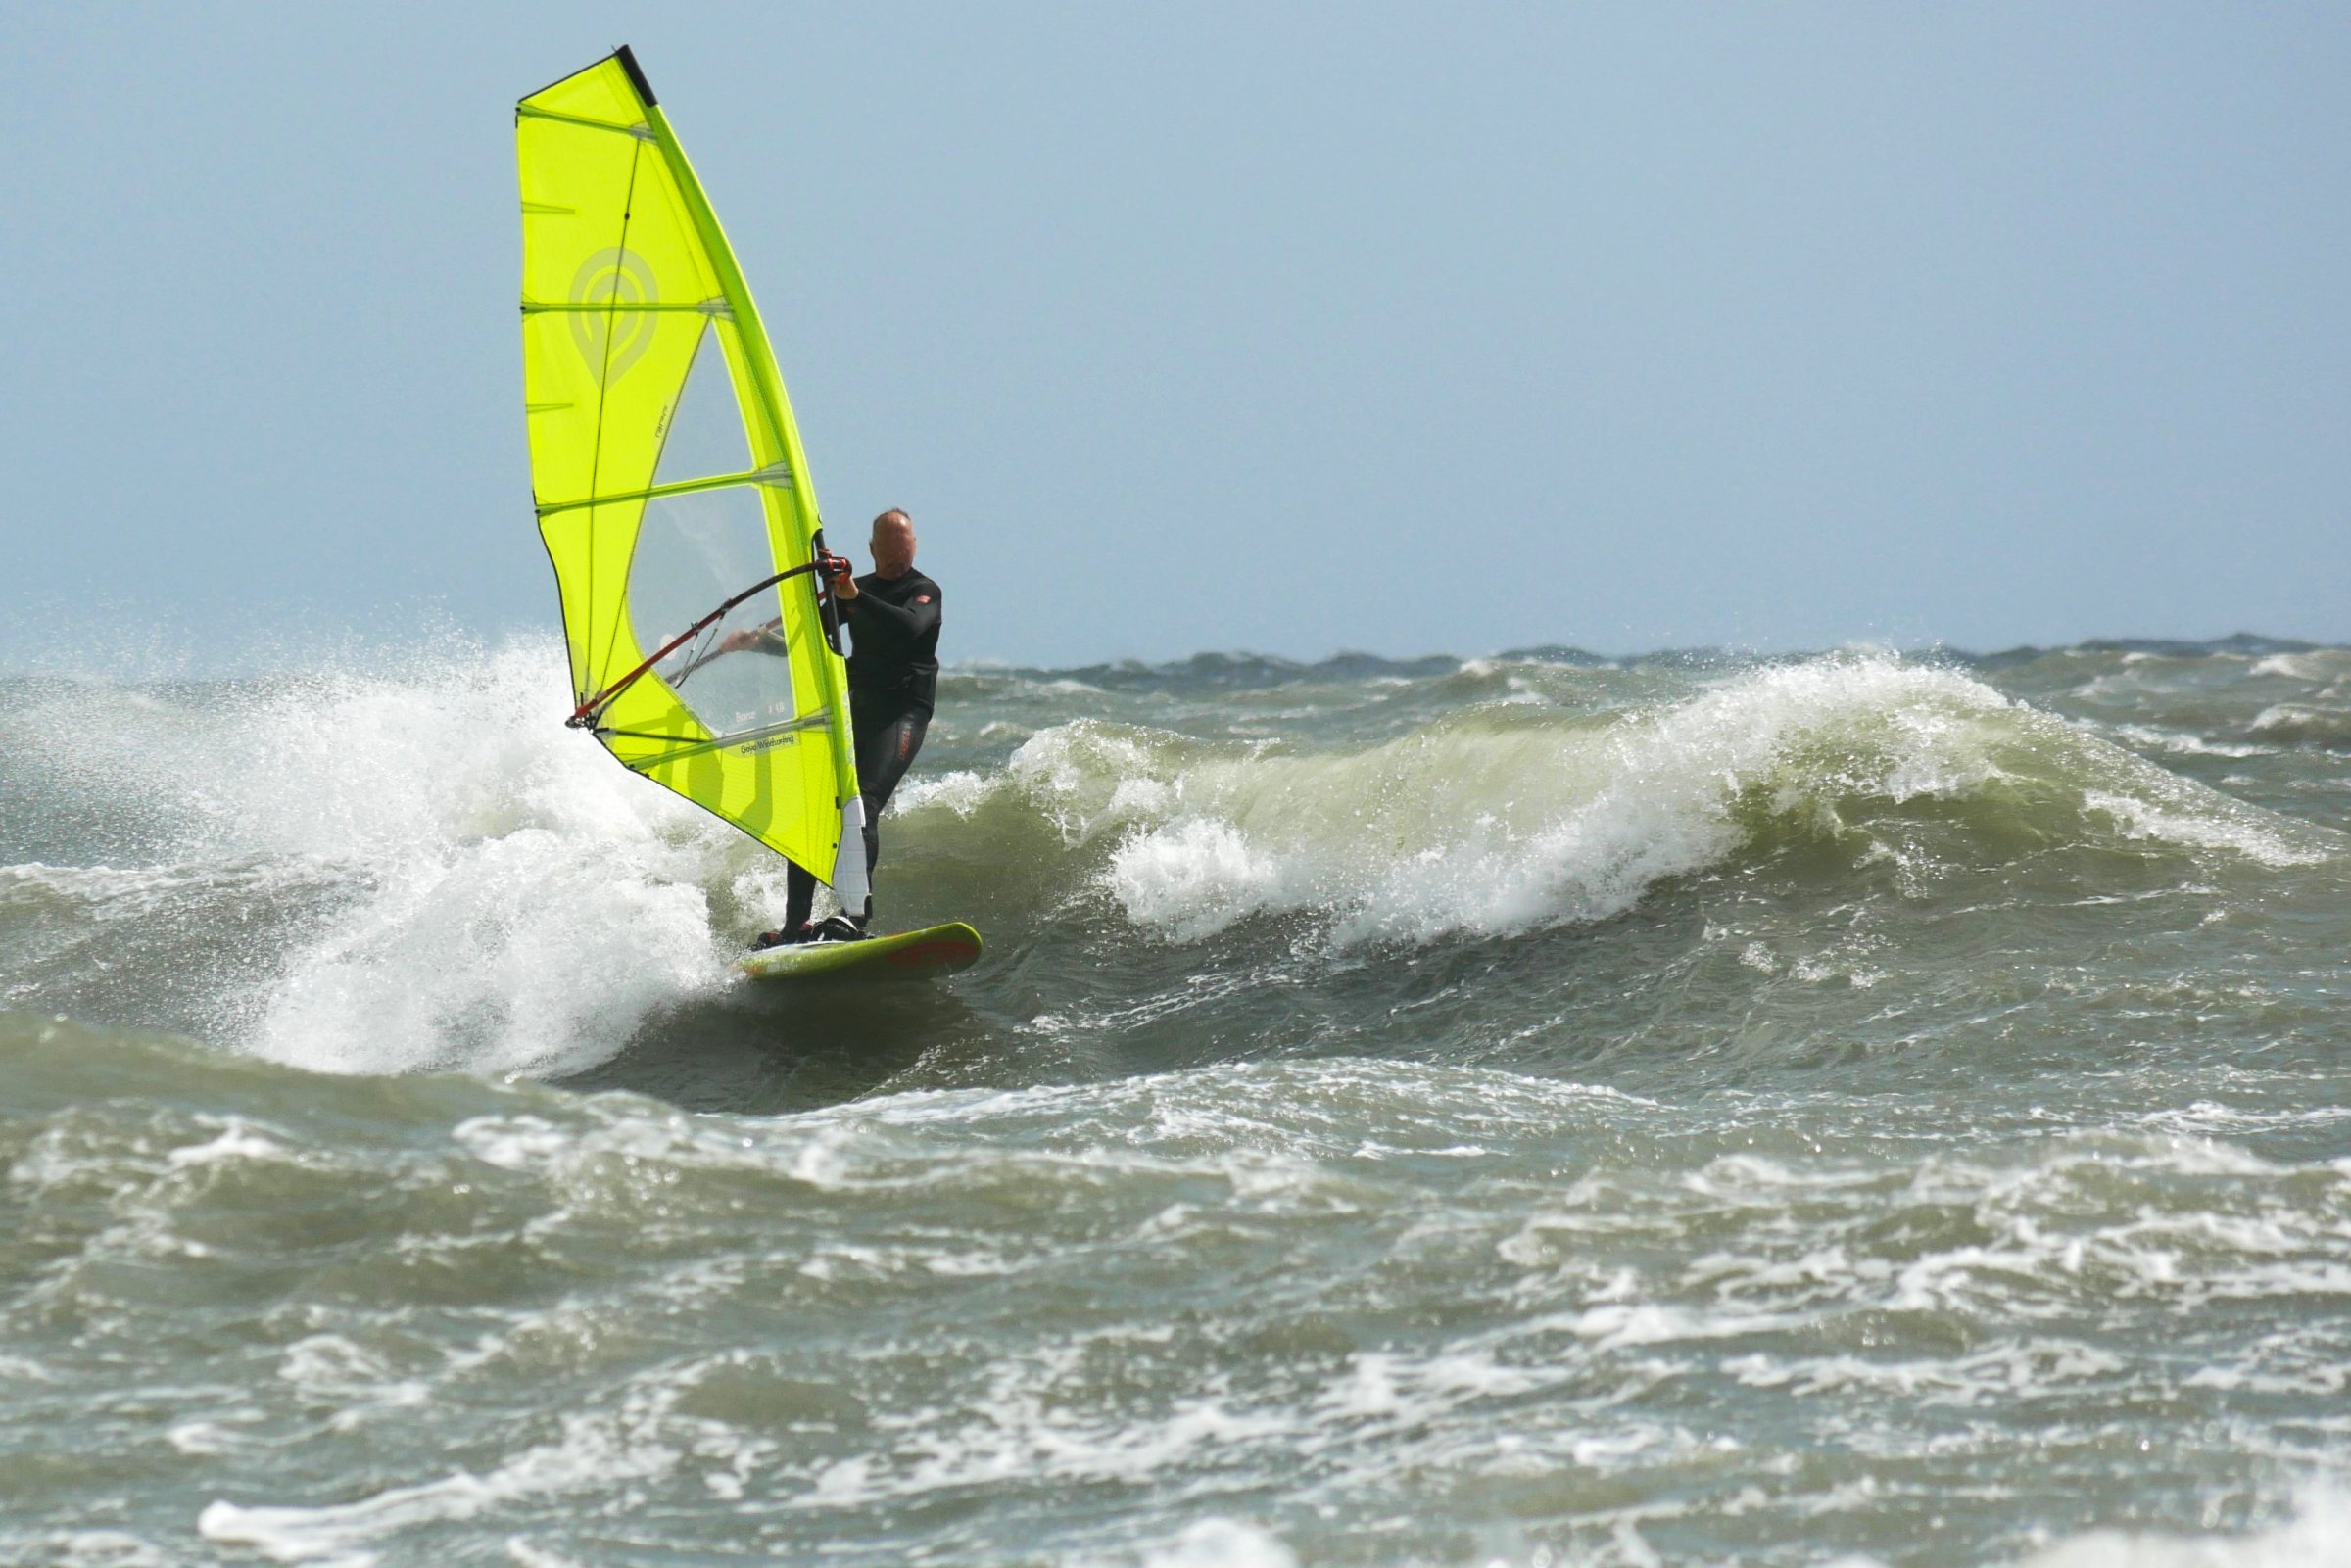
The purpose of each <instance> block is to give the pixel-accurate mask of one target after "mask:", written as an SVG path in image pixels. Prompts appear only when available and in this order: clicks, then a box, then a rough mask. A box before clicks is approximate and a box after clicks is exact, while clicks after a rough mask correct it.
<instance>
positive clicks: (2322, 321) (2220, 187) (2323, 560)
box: [0, 3, 2351, 663]
mask: <svg viewBox="0 0 2351 1568" xmlns="http://www.w3.org/2000/svg"><path fill="white" fill-rule="evenodd" d="M624 41H625V42H629V43H632V44H634V45H635V46H636V49H637V52H638V55H639V58H640V59H641V60H642V61H643V63H644V65H645V68H646V71H647V72H648V75H649V77H650V78H651V80H652V83H653V85H654V87H655V89H656V90H657V91H658V92H659V93H660V95H661V97H662V100H663V102H664V104H665V105H666V106H667V107H668V109H669V111H670V114H671V117H672V119H673V122H674V123H675V124H676V125H677V127H678V129H679V133H680V135H681V136H682V138H683V139H684V140H685V142H686V145H687V148H688V150H689V152H690V153H691V154H692V155H693V157H694V159H695V161H696V166H698V168H699V169H700V171H701V174H702V177H703V180H704V182H705V184H706V185H707V186H708V188H709V190H710V192H711V194H712V197H713V200H714V201H715V203H716V205H717V207H718V210H719V212H720V214H721V215H722V217H723V218H724V219H725V221H726V223H727V225H728V228H729V230H730V232H731V234H732V235H733V237H734V239H735V242H736V246H737V249H738V251H739V252H740V253H741V254H742V256H743V259H744V265H745V269H746V271H747V273H748V274H749V277H750V280H751V284H752V287H753V289H754V291H755V292H756V293H757V294H758V296H759V299H760V302H761V305H762V307H763V309H764V310H765V313H766V315H767V317H768V321H769V325H770V329H771V332H772V334H773V336H774V338H775V340H776V345H777V352H778V355H779V357H780V358H781V360H782V361H783V366H784V372H785V376H786V378H787V380H788V381H789V382H790V384H791V386H792V394H793V398H794V401H795V403H796V404H797V407H798V410H799V414H800V420H801V426H802V429H803V432H804V433H805V435H806V438H807V443H808V450H809V454H810V460H811V462H812V464H813V465H814V468H815V478H816V481H817V486H818V490H819V494H820V496H821V498H822V499H823V501H824V504H825V510H826V513H827V516H828V519H829V520H830V522H831V524H832V526H833V528H834V529H835V531H836V532H837V533H845V534H850V535H856V536H861V535H862V526H861V525H862V520H863V519H864V518H866V517H869V516H871V514H872V513H873V512H874V511H875V510H877V509H878V508H880V507H882V506H885V505H890V504H897V505H903V506H906V507H908V508H909V509H910V510H912V511H913V512H914V514H915V516H916V518H917V520H918V522H919V524H920V525H921V527H922V530H923V538H924V564H925V566H926V567H928V568H930V569H931V570H932V571H933V572H934V574H935V575H936V576H937V577H939V578H940V579H941V580H942V581H943V583H944V584H945V586H946V589H947V592H948V601H949V607H950V614H949V622H948V627H949V632H948V640H947V643H946V646H945V648H944V649H943V650H942V651H944V652H945V653H947V654H948V655H950V656H951V657H963V658H968V657H976V656H993V657H998V658H1006V659H1015V660H1021V661H1035V662H1051V663H1073V662H1079V661H1084V660H1090V659H1096V658H1104V657H1114V656H1119V655H1140V656H1145V657H1167V656H1173V655H1180V654H1184V653H1189V652H1193V651H1196V650H1200V649H1208V648H1220V649H1224V648H1252V649H1259V650H1264V651H1270V652H1277V653H1285V654H1292V655H1304V656H1314V655H1319V654H1321V653H1325V652H1328V651H1330V650H1332V649H1335V648H1340V647H1361V648H1369V649H1373V650H1377V651H1382V652H1388V653H1397V654H1404V653H1414V652H1421V651H1428V650H1432V649H1445V650H1450V651H1456V652H1479V651H1486V650H1491V649H1495V648H1500V647H1505V646H1510V645H1513V644H1525V643H1533V642H1568V643H1578V644H1582V645H1585V646H1589V647H1595V648H1600V649H1604V650H1615V651H1630V650H1635V649H1642V648H1651V647H1657V646H1662V645H1669V644H1685V643H1700V642H1709V643H1729V644H1735V645H1743V646H1757V647H1769V648H1782V647H1802V646H1820V645H1824V644H1829V643H1834V642H1838V641H1847V640H1855V639H1864V640H1875V641H1896V642H1902V643H1911V642H1922V641H1946V642H1949V643H1953V644H1957V645H1962V646H1972V647H1986V646H1995V645H2002V644H2008V643H2014V642H2019V641H2044V642H2045V641H2067V640H2073V639H2077V638H2083V637H2091V636H2101V635H2146V636H2205V635H2214V634H2219V633H2225V632H2229V631H2233V630H2236V629H2239V628H2251V629H2255V630H2260V631H2267V632H2273V633H2277V634H2280V635H2289V636H2303V637H2311V638H2322V639H2334V640H2347V641H2351V444H2347V441H2346V433H2347V432H2351V289H2347V288H2346V277H2345V269H2346V261H2347V259H2351V89H2346V86H2345V84H2346V83H2347V82H2351V10H2346V9H2344V8H2342V7H2340V6H2317V5H2277V6H2265V7H2261V8H2249V7H2217V6H2209V5H2200V6H2175V5H2129V6H2123V5H2113V6H2091V5H2066V6H2045V5H2029V6H2028V5H1971V6H1965V7H1958V6H1881V5H1858V4H1855V5H1835V6H1826V5H1786V4H1775V5H1770V6H1760V5H1756V6H1723V5H1690V6H1677V5H1659V4H1649V3H1643V4H1638V5H1624V6H1615V7H1607V8H1580V7H1565V6H1523V7H1458V6H1443V7H1440V6H1434V5H1430V6H1424V7H1409V8H1408V7H1395V6H1383V5H1367V4H1361V3H1356V4H1346V5H1330V6H1297V7H1286V6H1276V7H1267V6H1264V5H1257V4H1251V5H1232V6H1212V5H1184V6H1180V7H1174V6H1171V7H1166V8H1152V9H1143V8H1133V7H1090V6H1075V5H1073V6H1068V7H1060V8H1042V7H1018V8H983V7H977V6H960V5H958V6H936V7H891V8H836V7H828V8H815V7H791V6H779V5H752V6H742V7H725V6H705V7H687V6H677V5H665V6H659V7H651V6H643V7H633V6H622V5H594V4H570V5H560V6H555V5H549V6H512V7H496V6H479V5H466V6H430V5H406V4H404V5H400V6H397V7H393V6H386V7H381V8H377V9H374V10H372V11H367V12H361V11H357V10H352V9H348V8H344V7H328V6H315V5H285V6H267V7H264V6H242V7H206V8H201V9H200V8H166V7H161V6H157V7H140V8H107V7H89V6H56V5H45V6H38V7H34V6H29V5H12V6H8V7H6V8H5V9H0V72H4V73H5V88H6V90H5V92H4V93H0V103H4V104H5V106H6V107H5V110H0V114H4V115H5V117H6V119H5V121H4V122H0V134H5V136H6V139H7V145H8V148H9V151H8V154H7V155H6V157H5V158H0V199H4V200H5V212H6V214H7V217H6V221H5V225H4V228H5V232H6V234H7V236H8V258H9V266H8V268H7V273H8V285H7V287H6V289H5V291H0V292H4V293H5V304H0V311H5V318H4V319H0V328H4V329H5V332H6V341H7V345H8V348H7V353H6V355H5V356H4V357H0V377H4V378H5V383H4V384H5V387H6V392H7V398H6V409H7V411H6V416H5V419H4V420H0V471H4V472H5V473H6V474H7V476H8V480H9V485H10V494H9V497H8V499H7V502H6V526H5V529H4V530H0V541H4V543H0V594H5V595H6V598H5V602H4V603H0V607H5V608H7V609H9V610H11V611H12V612H13V617H14V625H15V626H16V628H17V630H16V631H15V633H13V634H12V639H13V641H12V640H10V639H0V647H12V648H14V647H21V646H22V643H23V641H24V637H25V636H26V635H27V634H26V633H25V631H24V628H26V627H34V628H39V627H51V626H55V625H57V624H60V620H61V617H63V616H66V615H68V614H69V613H71V612H72V606H77V605H80V604H83V603H85V602H95V603H96V604H97V605H98V608H97V610H96V611H95V612H94V616H95V620H94V623H93V624H98V625H111V626H118V627H119V626H120V625H121V624H124V623H144V622H149V621H154V622H160V623H161V624H162V625H164V626H165V627H167V628H170V629H173V630H172V635H173V636H177V635H179V629H191V630H192V629H201V628H209V627H215V626H220V625H225V626H228V627H230V628H234V629H237V634H236V635H237V636H238V637H239V638H242V637H245V636H248V635H251V636H255V637H264V634H265V633H266V630H267V629H268V628H271V627H274V626H277V625H280V624H293V625H299V626H307V627H313V628H315V627H325V626H333V625H336V624H340V623H343V622H345V621H349V622H352V623H356V624H358V625H360V626H361V627H363V628H366V629H367V630H369V631H370V632H375V633H390V634H395V635H396V634H398V633H399V632H400V631H401V630H402V629H403V628H405V627H408V626H411V625H423V624H426V623H427V622H430V621H440V622H452V623H455V624H456V625H457V626H460V627H463V628H468V629H473V630H478V631H480V632H482V633H485V634H489V635H497V634H499V633H502V632H504V631H506V630H509V629H513V628H520V627H529V626H542V627H544V626H552V625H553V624H554V609H555V606H554V596H553V591H552V578H551V576H550V574H549V572H548V570H547V567H546V563H545V559H544V556H543V555H542V553H541V551H540V547H539V545H538V541H537V537H536V534H535V532H534V530H533V525H532V519H531V513H530V507H529V489H528V480H527V476H526V473H525V467H524V451H523V429H522V414H521V411H520V406H519V404H520V390H519V372H518V368H517V363H516V357H517V349H516V337H517V332H516V326H515V319H516V317H515V309H514V297H515V286H516V285H515V274H516V265H517V262H516V257H517V247H518V239H517V234H516V228H517V223H516V217H515V213H514V178H513V168H512V146H511V124H512V119H511V112H510V111H511V106H512V103H513V100H514V99H515V98H517V97H518V96H520V95H521V94H523V93H525V92H528V91H530V90H532V89H534V88H536V87H538V86H541V85H543V84H544V83H546V82H547V81H549V80H551V79H552V78H554V77H557V76H560V75H563V74H565V73H567V72H568V71H573V70H576V69H578V68H579V67H581V66H584V65H586V64H588V63H589V62H591V61H592V60H594V59H596V58H597V57H599V56H600V55H601V54H603V53H605V52H606V51H607V50H609V49H610V48H611V47H612V46H613V45H614V44H617V43H620V42H624ZM264 641H265V637H264Z"/></svg>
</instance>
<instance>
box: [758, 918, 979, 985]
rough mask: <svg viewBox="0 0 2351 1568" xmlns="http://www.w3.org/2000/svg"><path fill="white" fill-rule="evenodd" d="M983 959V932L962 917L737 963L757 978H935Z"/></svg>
mask: <svg viewBox="0 0 2351 1568" xmlns="http://www.w3.org/2000/svg"><path fill="white" fill-rule="evenodd" d="M979 958H980V933H979V932H978V931H976V930H974V929H972V927H969V926H966V925H965V924H963V922H961V921H950V922H949V923H948V924H946V925H944V926H926V927H923V928H922V929H921V930H919V931H898V932H895V933H894V934H892V935H888V936H869V937H867V938H866V939H865V940H864V941H861V942H801V943H796V944H794V945H792V946H790V947H766V948H761V949H760V950H759V951H758V952H756V953H745V954H744V956H743V957H742V958H740V959H737V960H736V961H735V967H736V968H737V969H740V970H742V971H743V973H744V974H746V975H748V976H749V977H750V978H752V979H754V980H807V979H815V978H817V977H819V976H822V977H824V978H826V979H843V980H846V979H859V980H936V979H940V978H943V977H944V976H946V975H949V974H954V973H955V972H956V971H958V970H967V969H970V968H971V967H972V965H973V964H975V963H977V962H978V961H979Z"/></svg>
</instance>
